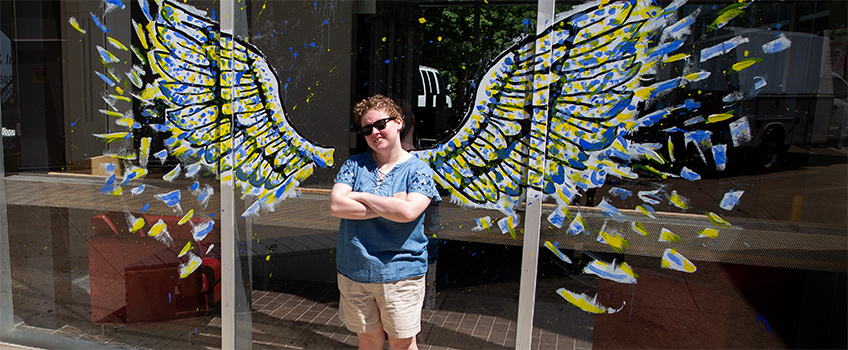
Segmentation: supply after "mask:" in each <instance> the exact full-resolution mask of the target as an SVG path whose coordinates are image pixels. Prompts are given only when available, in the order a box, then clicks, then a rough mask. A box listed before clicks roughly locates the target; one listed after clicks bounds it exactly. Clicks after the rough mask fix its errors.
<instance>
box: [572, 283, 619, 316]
mask: <svg viewBox="0 0 848 350" xmlns="http://www.w3.org/2000/svg"><path fill="white" fill-rule="evenodd" d="M557 294H559V295H560V296H561V297H563V299H565V300H566V301H568V302H569V303H571V304H572V305H574V306H577V307H578V308H580V310H583V311H586V312H588V313H591V314H614V313H616V312H619V311H621V309H623V308H624V305H625V304H627V302H624V303H623V304H622V305H621V307H620V308H619V309H617V310H616V309H613V308H611V307H605V306H603V305H600V304H598V302H597V298H598V295H597V294H595V296H594V297H591V298H590V297H589V296H588V295H586V294H583V293H580V294H577V293H574V292H572V291H570V290H567V289H565V288H560V289H557Z"/></svg>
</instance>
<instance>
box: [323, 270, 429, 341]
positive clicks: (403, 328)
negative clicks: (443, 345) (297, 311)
mask: <svg viewBox="0 0 848 350" xmlns="http://www.w3.org/2000/svg"><path fill="white" fill-rule="evenodd" d="M338 281H339V291H340V292H341V297H340V298H339V318H341V320H342V322H344V324H345V326H346V327H347V329H348V330H350V331H351V332H354V333H365V332H371V331H374V330H377V329H379V327H380V324H382V325H383V330H385V331H386V334H387V335H388V336H390V337H392V338H398V339H404V338H411V337H413V336H415V335H416V334H418V332H420V331H421V307H422V306H423V305H424V288H425V280H424V276H419V277H412V278H407V279H405V280H400V281H397V282H388V283H359V282H354V281H351V280H350V279H349V278H347V277H345V276H342V275H341V274H338Z"/></svg>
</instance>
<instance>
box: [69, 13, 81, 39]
mask: <svg viewBox="0 0 848 350" xmlns="http://www.w3.org/2000/svg"><path fill="white" fill-rule="evenodd" d="M68 23H70V24H71V27H74V29H76V30H77V31H78V32H80V33H81V34H83V35H85V29H82V28H81V27H80V25H79V22H77V19H76V18H74V17H71V18H68Z"/></svg>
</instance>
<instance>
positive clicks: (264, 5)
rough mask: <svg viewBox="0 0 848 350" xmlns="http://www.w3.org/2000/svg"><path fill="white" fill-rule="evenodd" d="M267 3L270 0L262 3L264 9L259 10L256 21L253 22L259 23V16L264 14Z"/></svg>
mask: <svg viewBox="0 0 848 350" xmlns="http://www.w3.org/2000/svg"><path fill="white" fill-rule="evenodd" d="M267 4H268V2H265V3H263V4H262V9H261V10H259V14H257V15H256V22H253V24H256V23H259V16H262V12H263V11H265V7H266V5H267Z"/></svg>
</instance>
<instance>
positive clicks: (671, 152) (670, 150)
mask: <svg viewBox="0 0 848 350" xmlns="http://www.w3.org/2000/svg"><path fill="white" fill-rule="evenodd" d="M668 159H670V160H671V161H672V162H674V160H675V159H674V143H673V142H671V137H670V136H669V138H668Z"/></svg>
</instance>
